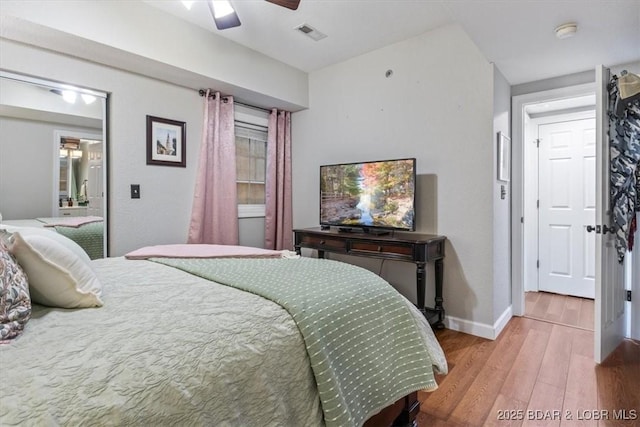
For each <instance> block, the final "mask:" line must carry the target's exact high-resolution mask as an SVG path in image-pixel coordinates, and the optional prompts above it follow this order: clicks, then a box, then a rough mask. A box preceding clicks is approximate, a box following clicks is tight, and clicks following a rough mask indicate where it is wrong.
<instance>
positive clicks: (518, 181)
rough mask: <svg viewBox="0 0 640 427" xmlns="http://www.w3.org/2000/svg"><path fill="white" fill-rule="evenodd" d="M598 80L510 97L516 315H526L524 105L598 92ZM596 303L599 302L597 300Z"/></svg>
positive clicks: (513, 300)
mask: <svg viewBox="0 0 640 427" xmlns="http://www.w3.org/2000/svg"><path fill="white" fill-rule="evenodd" d="M595 90H596V88H595V83H586V84H581V85H575V86H567V87H563V88H558V89H551V90H546V91H542V92H534V93H527V94H523V95H517V96H514V97H513V98H512V100H511V111H512V117H513V120H512V147H511V156H512V169H511V191H512V193H511V194H512V198H511V212H512V215H511V248H512V249H511V263H512V268H511V305H512V310H513V315H514V316H523V315H524V310H525V301H524V283H525V276H524V274H525V268H524V266H525V246H524V245H525V242H524V225H525V222H526V218H525V209H524V200H525V198H524V194H525V192H524V150H523V149H524V144H525V141H526V140H527V138H528V135H525V130H526V128H527V126H526V123H525V121H526V113H525V108H526V107H527V106H529V105H531V104H539V103H541V102H549V101H556V100H560V99H567V98H575V97H579V96H585V95H591V94H594V93H595ZM596 298H597V294H596ZM596 303H597V301H596Z"/></svg>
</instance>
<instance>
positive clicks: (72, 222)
mask: <svg viewBox="0 0 640 427" xmlns="http://www.w3.org/2000/svg"><path fill="white" fill-rule="evenodd" d="M38 221H41V222H44V223H45V224H44V227H59V226H61V227H74V228H78V227H80V226H81V225H84V224H89V223H91V222H98V221H102V217H100V216H69V217H60V218H38Z"/></svg>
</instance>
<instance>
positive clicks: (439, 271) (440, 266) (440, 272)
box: [434, 259, 444, 328]
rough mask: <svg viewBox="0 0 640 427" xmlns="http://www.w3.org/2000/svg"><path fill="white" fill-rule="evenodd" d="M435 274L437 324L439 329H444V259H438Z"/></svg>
mask: <svg viewBox="0 0 640 427" xmlns="http://www.w3.org/2000/svg"><path fill="white" fill-rule="evenodd" d="M435 274H436V277H435V279H436V298H435V300H436V306H435V307H434V308H435V310H436V311H437V312H438V323H437V324H436V326H437V327H439V328H442V327H444V324H443V322H444V307H443V305H442V302H443V301H444V298H442V281H443V278H444V263H443V262H442V259H437V260H436V261H435Z"/></svg>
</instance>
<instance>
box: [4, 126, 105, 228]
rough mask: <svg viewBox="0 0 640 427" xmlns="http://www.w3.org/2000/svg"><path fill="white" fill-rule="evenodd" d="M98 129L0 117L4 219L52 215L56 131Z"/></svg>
mask: <svg viewBox="0 0 640 427" xmlns="http://www.w3.org/2000/svg"><path fill="white" fill-rule="evenodd" d="M61 129H64V130H67V131H72V132H87V133H91V134H93V133H101V132H102V131H101V130H99V129H91V128H79V127H74V126H69V125H66V124H55V123H47V122H38V121H32V120H25V119H17V118H10V117H0V213H2V218H3V220H11V219H29V218H37V217H49V216H52V215H53V211H52V209H53V200H54V199H53V197H54V196H53V190H54V185H53V176H54V172H53V167H54V159H55V158H56V157H57V156H58V155H59V153H58V150H57V149H55V150H54V147H55V144H54V131H55V130H61Z"/></svg>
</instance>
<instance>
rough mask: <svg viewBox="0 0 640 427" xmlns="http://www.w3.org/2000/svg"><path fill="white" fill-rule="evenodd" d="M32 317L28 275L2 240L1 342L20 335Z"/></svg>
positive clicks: (0, 260)
mask: <svg viewBox="0 0 640 427" xmlns="http://www.w3.org/2000/svg"><path fill="white" fill-rule="evenodd" d="M30 317H31V299H30V298H29V283H28V282H27V276H26V275H25V274H24V271H23V270H22V268H21V267H20V265H19V264H18V263H17V262H16V260H15V258H14V257H13V256H12V255H11V254H10V253H9V251H8V250H7V248H6V247H5V246H4V244H2V242H0V342H3V341H6V340H9V339H12V338H16V337H17V336H18V335H20V334H21V333H22V331H23V329H24V325H25V324H26V323H27V321H28V320H29V318H30Z"/></svg>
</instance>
